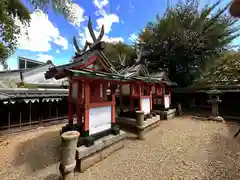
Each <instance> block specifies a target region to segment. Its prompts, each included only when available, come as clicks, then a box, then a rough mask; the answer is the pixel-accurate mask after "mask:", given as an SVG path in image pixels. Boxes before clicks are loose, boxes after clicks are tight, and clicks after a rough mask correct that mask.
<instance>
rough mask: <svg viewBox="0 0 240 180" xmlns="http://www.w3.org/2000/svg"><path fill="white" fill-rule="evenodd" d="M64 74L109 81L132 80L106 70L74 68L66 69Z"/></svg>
mask: <svg viewBox="0 0 240 180" xmlns="http://www.w3.org/2000/svg"><path fill="white" fill-rule="evenodd" d="M64 76H66V77H79V78H82V79H84V78H88V79H104V80H108V81H116V80H117V81H127V80H130V79H128V78H125V77H124V76H121V75H118V74H115V73H105V72H96V71H90V70H85V69H84V70H83V69H81V70H73V69H64Z"/></svg>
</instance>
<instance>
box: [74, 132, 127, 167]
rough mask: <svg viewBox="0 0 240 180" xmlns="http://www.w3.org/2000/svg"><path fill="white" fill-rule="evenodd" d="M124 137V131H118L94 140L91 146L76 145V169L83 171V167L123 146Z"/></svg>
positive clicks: (94, 162)
mask: <svg viewBox="0 0 240 180" xmlns="http://www.w3.org/2000/svg"><path fill="white" fill-rule="evenodd" d="M125 137H126V132H124V131H120V134H118V135H111V134H110V135H108V136H106V137H103V138H101V139H98V140H96V141H95V142H94V145H93V146H90V147H86V146H84V145H82V146H80V147H78V148H77V153H76V160H77V166H76V170H77V171H80V172H84V170H85V169H87V168H89V167H91V166H92V165H94V164H96V163H97V162H99V161H101V160H103V159H105V158H106V157H107V156H109V155H110V154H111V153H114V152H116V151H117V150H119V149H121V148H123V147H124V140H125Z"/></svg>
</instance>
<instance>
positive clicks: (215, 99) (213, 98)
mask: <svg viewBox="0 0 240 180" xmlns="http://www.w3.org/2000/svg"><path fill="white" fill-rule="evenodd" d="M207 93H208V95H209V98H210V99H209V100H208V103H209V104H211V105H212V115H211V116H210V117H209V118H208V119H209V120H216V121H223V118H222V117H221V116H219V111H218V104H219V103H221V102H222V101H221V100H220V99H219V95H220V94H221V92H220V91H219V90H216V89H212V90H209V91H208V92H207Z"/></svg>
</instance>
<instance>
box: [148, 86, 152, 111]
mask: <svg viewBox="0 0 240 180" xmlns="http://www.w3.org/2000/svg"><path fill="white" fill-rule="evenodd" d="M149 97H150V110H152V85H150V86H149Z"/></svg>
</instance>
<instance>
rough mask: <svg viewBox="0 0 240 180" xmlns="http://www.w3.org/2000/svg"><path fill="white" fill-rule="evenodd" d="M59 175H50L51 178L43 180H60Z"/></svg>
mask: <svg viewBox="0 0 240 180" xmlns="http://www.w3.org/2000/svg"><path fill="white" fill-rule="evenodd" d="M59 178H60V177H59V175H57V174H50V175H49V176H47V177H45V178H44V179H43V180H59Z"/></svg>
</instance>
